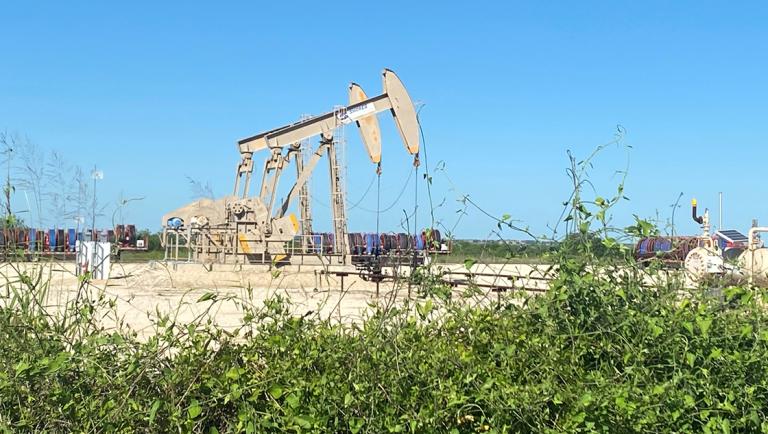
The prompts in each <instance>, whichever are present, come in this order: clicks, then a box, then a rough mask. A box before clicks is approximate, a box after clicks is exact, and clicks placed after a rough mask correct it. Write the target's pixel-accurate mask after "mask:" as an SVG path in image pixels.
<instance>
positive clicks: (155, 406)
mask: <svg viewBox="0 0 768 434" xmlns="http://www.w3.org/2000/svg"><path fill="white" fill-rule="evenodd" d="M160 404H162V401H160V400H159V399H156V400H155V402H153V403H152V408H150V409H149V424H150V425H152V422H154V420H155V416H157V410H159V409H160Z"/></svg>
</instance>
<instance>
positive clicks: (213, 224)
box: [162, 69, 425, 264]
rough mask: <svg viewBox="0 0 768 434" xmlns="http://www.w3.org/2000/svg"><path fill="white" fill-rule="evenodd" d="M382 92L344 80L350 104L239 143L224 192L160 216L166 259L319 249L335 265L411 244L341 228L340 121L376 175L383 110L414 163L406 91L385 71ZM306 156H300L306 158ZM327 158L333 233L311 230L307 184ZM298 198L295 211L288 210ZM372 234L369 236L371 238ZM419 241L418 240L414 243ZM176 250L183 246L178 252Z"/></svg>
mask: <svg viewBox="0 0 768 434" xmlns="http://www.w3.org/2000/svg"><path fill="white" fill-rule="evenodd" d="M383 87H384V91H383V92H382V93H381V94H380V95H378V96H374V97H370V98H369V97H368V96H367V95H366V94H365V92H364V91H363V89H362V88H361V87H360V86H359V85H357V84H355V83H352V84H351V85H350V86H349V89H348V90H349V105H347V106H345V107H338V108H336V109H334V110H332V111H329V112H327V113H325V114H322V115H319V116H314V117H309V118H305V119H302V120H300V121H298V122H296V123H293V124H288V125H284V126H281V127H278V128H275V129H271V130H268V131H266V132H263V133H261V134H257V135H255V136H252V137H248V138H245V139H242V140H240V141H238V143H237V145H238V149H239V151H240V156H241V160H240V162H239V164H238V165H237V169H236V171H235V183H234V190H233V193H232V195H231V196H226V197H223V198H220V199H215V200H214V199H201V200H198V201H195V202H193V203H190V204H188V205H186V206H183V207H181V208H179V209H176V210H174V211H172V212H169V213H167V214H165V215H164V216H163V217H162V225H163V236H162V244H163V246H164V247H165V258H166V259H167V260H179V259H183V258H182V257H183V256H186V259H187V260H191V261H199V262H206V263H214V262H216V263H271V262H282V261H290V260H291V257H292V256H295V255H325V256H327V257H328V258H331V260H333V261H334V262H336V263H344V264H348V263H351V256H353V255H359V254H363V252H373V253H374V254H378V252H379V251H380V249H381V247H382V246H383V245H385V244H386V245H388V246H390V248H392V247H394V250H398V249H401V248H407V247H408V246H417V245H418V244H419V243H418V242H417V240H415V239H411V236H410V235H408V234H401V235H402V236H401V237H400V238H397V237H396V238H397V239H396V240H395V241H393V240H392V239H391V238H386V237H382V236H381V235H380V234H378V228H377V234H375V237H368V235H367V234H360V233H348V231H347V218H346V197H345V196H346V193H345V188H344V184H343V180H342V175H343V173H342V172H343V170H341V168H342V167H341V163H340V161H339V155H338V154H339V153H340V152H341V151H342V150H341V149H340V146H339V144H340V142H339V139H338V137H339V135H340V131H342V129H343V127H344V126H345V125H348V124H351V123H354V124H355V125H356V126H357V128H358V131H360V134H361V137H362V142H363V144H364V146H365V149H366V150H367V154H368V157H369V158H370V160H371V162H372V163H373V164H375V165H376V171H377V174H378V175H379V176H380V174H381V132H380V128H379V123H378V119H377V117H376V115H377V114H378V113H380V112H383V111H389V112H390V113H391V114H392V116H393V118H394V120H395V125H396V127H397V130H398V131H399V133H400V137H401V139H402V141H403V143H404V144H405V148H406V150H407V151H408V152H409V153H410V154H412V155H413V156H414V166H417V165H418V152H419V125H418V120H417V117H416V111H415V108H414V105H413V102H412V100H411V98H410V96H409V95H408V92H407V91H406V89H405V86H403V83H402V82H401V81H400V79H399V78H398V77H397V75H396V74H395V73H394V72H393V71H391V70H388V69H386V70H384V72H383ZM315 137H319V144H318V145H317V147H316V148H315V149H314V152H311V154H306V152H307V149H306V143H307V141H308V140H310V139H312V138H315ZM257 152H262V153H263V154H265V157H266V158H265V161H264V164H263V166H262V173H261V184H260V185H259V186H258V188H257V189H256V190H255V191H254V193H253V194H251V180H252V179H251V178H252V175H253V166H254V161H253V157H254V154H255V153H257ZM307 156H308V159H306V161H305V157H307ZM323 157H327V160H328V168H329V172H330V208H331V218H332V222H331V223H332V225H331V226H332V232H330V233H327V234H318V233H315V232H313V228H312V212H311V208H310V197H309V194H308V185H307V182H308V180H309V178H310V176H311V175H312V173H313V170H314V169H315V167H316V166H317V164H318V163H319V161H320V160H321V159H322V158H323ZM291 164H293V165H294V166H295V173H296V180H295V182H294V183H293V185H292V186H291V188H290V190H289V192H288V193H287V196H286V197H285V199H284V200H282V202H279V201H278V200H277V188H278V183H279V181H280V178H281V175H282V174H283V172H284V171H285V170H287V169H288V166H289V165H291ZM296 201H298V209H299V213H298V214H299V216H298V217H297V216H296V215H295V214H293V213H289V212H288V210H289V208H290V207H291V206H292V204H293V203H294V202H296ZM374 238H375V239H374ZM421 244H422V245H423V244H425V243H423V242H421ZM180 249H183V250H182V251H181V253H180Z"/></svg>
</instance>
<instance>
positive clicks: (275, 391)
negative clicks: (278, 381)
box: [269, 385, 283, 399]
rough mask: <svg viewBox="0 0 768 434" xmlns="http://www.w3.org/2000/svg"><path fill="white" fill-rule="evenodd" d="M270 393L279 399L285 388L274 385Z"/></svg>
mask: <svg viewBox="0 0 768 434" xmlns="http://www.w3.org/2000/svg"><path fill="white" fill-rule="evenodd" d="M269 394H270V395H271V396H272V398H274V399H279V398H280V397H281V396H283V388H282V387H280V386H277V385H275V386H272V387H270V388H269Z"/></svg>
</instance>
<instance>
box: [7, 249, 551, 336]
mask: <svg viewBox="0 0 768 434" xmlns="http://www.w3.org/2000/svg"><path fill="white" fill-rule="evenodd" d="M438 267H439V268H438ZM539 268H542V269H537V268H536V266H532V265H521V264H508V265H500V264H495V265H475V266H473V267H472V268H471V271H472V272H473V273H477V274H478V275H476V276H467V275H464V274H461V273H466V272H467V269H466V268H464V266H463V265H440V266H436V269H435V271H437V272H440V273H446V272H451V273H457V274H447V275H446V278H450V279H451V280H458V281H462V280H463V281H473V282H475V283H479V284H481V286H482V285H489V286H490V285H495V286H502V287H504V286H509V287H512V286H515V287H519V288H522V287H525V288H529V289H539V290H543V289H545V288H546V281H545V280H543V278H544V277H546V274H547V273H546V270H545V269H546V267H541V266H539ZM0 272H2V275H3V276H4V278H5V281H6V283H5V287H6V288H5V292H6V294H4V296H6V295H8V294H10V291H9V288H11V287H19V286H20V285H19V283H18V279H19V278H18V276H19V275H20V274H24V273H26V274H28V275H32V276H36V275H41V276H42V278H43V279H42V281H43V282H48V285H49V286H48V291H47V294H46V297H45V301H44V303H45V304H46V305H47V306H49V308H50V309H54V310H55V309H57V308H60V307H61V306H63V305H65V304H66V303H67V301H69V300H73V299H74V298H75V297H76V296H77V294H78V292H80V293H81V294H82V293H83V291H85V293H87V294H88V295H89V296H91V297H98V296H99V295H103V296H104V297H105V298H106V299H108V300H114V302H115V311H116V313H117V317H116V318H115V317H114V315H109V316H108V317H106V318H105V319H104V321H106V322H107V323H110V322H111V323H113V324H114V323H116V322H122V323H124V324H125V325H128V326H129V327H131V328H132V329H133V330H135V331H136V332H137V333H138V334H139V336H141V337H147V336H150V335H152V334H153V333H154V322H155V321H156V320H157V319H158V318H159V316H161V315H164V314H170V315H171V316H172V317H174V318H176V321H177V323H179V324H184V323H187V322H191V321H194V320H195V319H196V318H198V317H199V316H200V315H204V314H206V310H208V309H210V312H207V314H209V315H210V318H211V319H212V320H213V321H214V322H215V323H216V324H218V325H219V326H221V327H224V328H229V329H232V328H235V327H237V326H238V325H239V324H240V323H241V319H242V316H243V310H242V304H243V303H247V304H249V305H252V306H255V307H259V306H261V305H263V302H264V300H266V299H268V298H270V297H272V296H274V295H276V294H280V295H283V296H285V297H286V298H288V299H289V300H290V302H291V305H292V309H293V312H294V313H295V314H296V315H305V314H318V315H319V316H320V317H321V318H329V317H331V318H337V319H339V320H341V321H358V320H360V319H361V318H363V317H364V316H365V315H366V312H367V311H368V310H369V309H370V308H371V307H374V306H376V305H377V304H385V303H392V302H399V301H402V300H403V299H405V298H406V297H408V296H409V292H410V291H409V288H408V285H407V283H405V282H404V281H403V280H399V281H398V280H396V279H389V280H387V281H384V282H382V283H380V285H379V288H378V292H377V288H376V284H375V283H373V282H368V281H365V280H363V279H361V278H360V277H359V276H356V275H353V274H350V275H347V276H345V277H344V282H343V291H342V281H341V280H342V278H341V277H340V276H339V275H338V273H343V272H348V273H355V269H354V267H343V266H335V267H327V268H323V267H308V266H301V267H297V266H287V267H282V268H280V269H279V270H270V269H269V267H268V266H260V265H248V266H235V265H218V264H217V265H214V266H212V267H211V268H206V267H205V266H203V265H201V264H191V263H175V264H174V263H164V262H159V261H150V262H147V263H137V264H113V265H112V268H111V271H110V278H109V279H108V280H102V281H92V282H90V283H89V284H88V286H87V287H84V286H83V285H81V282H80V280H79V279H78V276H77V275H76V274H75V267H74V264H73V263H54V262H49V263H14V264H3V265H2V266H0ZM386 272H388V273H390V274H391V273H393V270H387V271H386ZM400 273H401V274H402V273H407V270H403V271H400ZM502 274H503V275H518V276H528V277H526V278H520V279H509V278H505V277H498V276H497V275H502ZM481 289H482V290H483V291H485V292H486V294H485V297H486V298H487V300H495V299H496V295H495V294H493V293H492V292H491V290H490V288H485V287H481ZM208 293H212V294H215V295H216V298H217V300H218V301H217V302H216V303H213V302H211V301H203V302H198V300H199V299H200V298H201V297H203V296H204V295H205V294H208ZM377 294H378V296H377ZM410 295H411V296H413V297H415V296H416V294H415V293H411V294H410ZM483 297H484V296H483V295H481V298H483ZM110 325H111V324H110Z"/></svg>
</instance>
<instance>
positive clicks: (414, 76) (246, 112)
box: [0, 1, 768, 238]
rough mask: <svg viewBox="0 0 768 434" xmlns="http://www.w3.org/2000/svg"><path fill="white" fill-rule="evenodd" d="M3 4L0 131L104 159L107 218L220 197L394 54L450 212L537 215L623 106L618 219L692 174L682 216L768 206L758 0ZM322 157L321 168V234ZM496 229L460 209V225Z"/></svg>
mask: <svg viewBox="0 0 768 434" xmlns="http://www.w3.org/2000/svg"><path fill="white" fill-rule="evenodd" d="M0 16H2V25H0V53H2V55H0V130H5V131H8V132H12V133H19V134H22V135H25V136H28V137H29V138H30V139H31V140H32V141H34V142H35V143H37V144H38V145H40V146H41V147H43V148H45V149H48V150H55V151H58V152H59V153H61V154H63V155H64V156H65V158H66V159H67V161H68V162H69V163H71V164H77V165H80V166H81V167H83V168H84V169H86V170H88V171H90V169H91V168H92V167H93V166H94V165H96V166H98V168H99V169H101V170H103V172H104V179H103V180H102V181H99V184H98V187H97V188H98V195H99V201H100V202H101V203H103V204H104V205H105V206H106V208H105V211H104V214H105V216H104V217H101V219H100V221H101V222H102V223H106V222H107V221H108V218H107V217H109V216H110V215H112V213H113V212H114V210H115V207H116V205H115V204H116V202H117V200H118V198H119V197H123V198H132V197H144V199H143V200H141V201H135V202H131V203H130V204H127V205H126V206H125V207H124V209H123V214H124V219H125V220H126V221H130V222H135V223H136V224H138V225H139V226H141V227H148V228H150V229H159V228H160V217H161V216H162V215H163V214H164V213H166V212H167V211H170V210H172V209H175V208H177V207H179V206H182V205H184V204H185V203H187V202H189V201H190V200H191V199H192V198H193V190H192V189H191V188H190V186H189V182H188V180H187V177H192V178H194V179H197V180H199V181H200V182H202V183H209V184H210V185H211V187H212V190H213V191H214V193H215V194H216V195H224V194H228V193H230V192H231V189H232V186H233V181H234V170H235V165H236V163H237V161H238V159H239V155H238V152H237V149H236V146H235V144H236V142H237V140H238V139H240V138H244V137H247V136H250V135H253V134H256V133H259V132H261V131H264V130H267V129H271V128H274V127H276V126H279V125H283V124H285V123H289V122H291V121H294V120H296V119H298V118H299V116H301V115H303V114H320V113H322V112H324V111H327V110H329V109H331V108H332V107H333V106H334V105H337V104H343V103H344V102H345V100H346V86H347V84H348V83H349V82H350V81H356V82H358V83H360V84H361V85H362V86H363V87H364V88H365V89H366V91H367V92H368V94H369V95H372V94H376V93H378V92H379V91H380V89H381V78H380V73H381V70H382V68H385V67H386V68H391V69H393V70H395V71H396V72H397V73H398V75H399V76H400V77H401V78H402V80H403V81H404V83H405V85H406V87H407V88H408V90H409V92H410V94H411V96H412V97H413V98H414V99H415V100H418V101H420V102H421V103H423V104H424V106H423V108H422V111H421V120H422V125H423V128H424V134H425V136H426V148H427V149H426V150H427V163H428V165H429V167H430V170H431V171H432V175H433V201H434V203H435V204H440V203H443V205H442V206H441V207H439V208H438V210H437V216H438V218H439V219H441V220H442V221H443V222H444V224H445V225H446V226H448V227H454V225H455V223H456V220H457V218H458V215H459V214H457V212H456V211H457V210H459V209H461V208H462V205H461V204H460V203H459V202H457V201H456V199H457V197H460V196H461V195H464V194H466V195H469V196H470V197H471V198H472V199H473V200H474V201H475V202H476V203H478V204H479V205H481V206H482V207H484V208H485V209H486V210H487V211H488V212H490V213H492V214H499V215H500V214H504V213H507V214H510V215H511V216H512V218H514V219H516V220H520V221H521V222H523V223H521V225H526V224H527V225H530V226H531V228H532V229H533V230H534V231H535V232H542V233H543V232H546V227H547V225H548V224H553V223H554V222H555V221H556V220H557V218H558V217H559V215H560V212H561V209H562V207H561V203H562V201H564V200H566V199H567V198H568V194H569V191H570V188H569V181H568V179H567V177H566V176H565V168H566V166H567V164H568V160H567V156H566V151H567V150H569V149H570V150H572V151H573V152H574V154H575V155H577V156H579V157H583V156H586V155H588V154H589V153H590V152H591V151H592V150H593V149H594V148H595V147H596V146H597V145H599V144H601V143H605V142H608V141H610V140H611V139H612V138H613V136H614V133H615V131H616V125H618V124H620V125H622V126H623V127H624V128H625V129H626V138H625V144H626V145H630V146H632V149H631V150H629V152H628V153H627V151H626V150H625V149H624V148H617V147H611V148H609V149H607V150H606V151H605V152H603V153H602V154H601V155H600V156H599V158H598V159H597V161H596V168H595V171H594V173H593V178H592V180H593V181H594V184H595V188H596V189H597V192H598V194H602V195H604V196H607V195H610V193H611V192H613V191H614V190H615V185H616V183H617V182H618V181H619V178H618V177H617V176H615V175H614V174H613V172H614V171H616V170H623V169H624V168H625V167H627V164H628V165H629V174H628V177H627V182H626V194H627V196H628V197H629V198H630V201H628V202H624V203H623V204H621V206H620V207H619V208H618V209H617V211H616V222H617V223H618V224H621V225H623V224H626V223H630V222H631V216H632V214H638V215H641V216H646V217H648V216H655V215H656V214H657V213H658V214H659V215H660V216H661V217H662V218H666V217H669V215H670V212H671V207H670V206H671V204H672V203H674V202H675V200H676V199H677V197H678V195H679V194H680V193H681V192H682V193H683V194H684V196H683V200H682V205H683V207H682V208H681V211H680V212H679V213H678V216H682V217H679V218H678V223H680V230H681V231H683V232H689V233H692V232H694V231H696V230H697V229H696V225H695V224H693V223H692V222H690V218H688V217H687V216H688V214H689V210H688V205H687V202H688V201H689V200H690V198H691V197H693V196H696V197H698V199H699V202H700V203H701V205H702V206H708V207H710V208H711V209H713V210H714V212H713V217H714V220H715V222H716V221H717V212H716V210H717V197H718V192H719V191H722V192H724V196H725V216H724V217H725V226H729V227H734V228H737V229H742V230H743V229H746V228H747V227H748V226H749V225H750V223H751V219H752V218H758V219H760V220H762V222H764V223H768V201H766V199H765V196H766V195H765V191H766V187H765V185H766V184H765V171H764V168H765V162H766V161H767V160H766V156H768V147H767V146H766V145H767V144H768V126H767V125H766V119H768V107H767V104H768V55H767V53H768V27H766V23H767V22H768V3H765V2H708V1H675V2H670V1H644V2H628V1H627V2H623V1H603V2H590V1H582V2H573V1H560V2H541V1H530V2H511V1H510V2H507V1H504V2H502V1H499V2H485V1H473V2H461V3H459V2H429V1H424V2H418V1H408V2H398V1H385V2H363V1H359V2H317V1H312V2H287V1H286V2H140V1H132V2H121V3H119V4H117V3H112V2H3V4H2V6H0ZM380 122H381V124H382V127H383V135H384V146H383V148H384V157H383V160H384V161H383V168H384V171H383V175H382V179H381V208H385V207H389V205H391V204H392V203H393V201H395V199H396V198H397V197H398V196H399V193H400V192H401V191H402V189H403V187H404V186H406V187H405V188H406V190H405V192H404V193H403V194H402V197H401V198H400V201H399V202H397V203H395V205H394V206H393V207H392V209H390V210H389V211H387V212H385V213H383V214H382V216H381V227H382V230H398V226H399V224H400V221H401V220H402V217H403V216H404V211H403V210H404V209H405V210H406V211H407V212H411V211H412V210H413V206H414V190H415V185H414V180H415V177H411V179H410V180H408V175H409V173H410V171H411V161H410V157H409V156H408V155H407V153H406V152H405V149H404V148H403V146H402V144H401V143H400V140H399V137H398V136H397V132H396V131H395V130H394V129H393V127H392V125H393V124H392V120H391V119H390V118H389V117H388V116H380ZM345 135H346V137H347V139H348V140H347V152H346V155H347V162H348V174H347V184H348V200H349V203H350V204H355V203H357V202H360V204H359V206H358V207H357V208H354V209H351V210H350V211H349V217H350V230H353V231H373V230H375V214H372V213H371V212H369V211H366V210H372V209H375V208H376V188H375V186H374V187H373V188H371V189H370V191H369V192H368V195H367V196H365V197H363V198H362V201H361V200H360V198H361V197H362V196H363V193H364V192H365V191H366V189H367V187H368V186H369V185H370V183H371V181H372V179H373V176H374V168H373V167H372V166H371V164H370V163H368V162H367V159H366V157H365V155H364V152H363V148H362V145H361V144H360V140H359V138H358V137H357V132H356V131H354V130H353V129H352V128H347V129H346V131H345ZM256 159H257V165H256V166H257V167H259V166H260V164H261V163H260V160H261V157H260V156H257V157H256ZM423 160H424V158H423V156H422V161H423ZM438 165H439V166H440V167H442V168H443V169H442V170H435V167H436V166H438ZM423 168H424V166H422V170H423ZM325 173H326V166H325V165H322V166H319V168H318V177H317V178H316V179H315V180H314V181H313V183H312V194H313V196H314V197H315V198H316V199H315V201H314V204H313V205H314V210H315V214H316V215H315V221H316V222H317V228H318V229H320V230H322V229H325V230H327V229H329V228H330V224H329V223H328V217H327V215H328V210H327V203H328V199H327V186H326V185H327V175H325ZM422 173H423V171H422ZM446 175H447V177H446ZM448 178H450V182H449V181H448ZM406 181H407V182H406ZM289 182H290V181H289V177H287V178H285V182H284V183H283V186H284V187H285V185H286V184H289ZM418 188H419V198H420V199H421V200H422V203H421V205H422V208H421V210H422V211H421V212H420V213H419V216H418V218H419V221H424V222H426V220H427V217H428V216H427V213H426V208H427V203H426V201H425V199H426V189H425V186H424V185H423V181H422V185H419V187H418ZM21 193H23V192H20V191H17V193H16V197H15V201H16V202H17V203H18V202H19V201H20V200H21V197H22V195H21ZM591 194H592V193H588V196H589V195H591ZM19 206H20V207H24V205H23V204H21V205H19ZM493 228H494V224H493V222H492V221H491V220H489V219H488V218H486V217H485V216H483V215H482V214H481V213H480V212H478V211H477V210H472V209H470V210H469V212H468V214H467V215H465V216H463V217H462V218H461V220H460V221H459V223H458V225H457V226H456V230H455V233H456V235H457V236H458V237H463V238H484V237H486V236H488V234H489V232H490V231H491V230H492V229H493ZM512 236H513V237H515V236H514V235H512Z"/></svg>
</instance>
